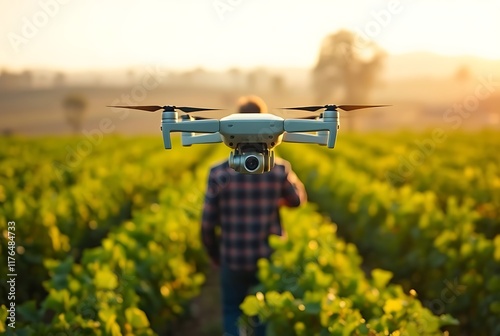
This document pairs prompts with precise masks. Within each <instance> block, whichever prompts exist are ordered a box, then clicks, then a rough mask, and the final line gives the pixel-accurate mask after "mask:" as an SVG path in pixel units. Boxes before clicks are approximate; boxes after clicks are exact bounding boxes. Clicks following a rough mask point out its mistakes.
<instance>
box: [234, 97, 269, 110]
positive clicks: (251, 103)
mask: <svg viewBox="0 0 500 336" xmlns="http://www.w3.org/2000/svg"><path fill="white" fill-rule="evenodd" d="M238 112H239V113H267V105H266V103H265V102H264V101H263V100H262V99H261V98H259V97H257V96H245V97H241V98H240V99H239V100H238Z"/></svg>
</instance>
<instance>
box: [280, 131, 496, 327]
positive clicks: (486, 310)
mask: <svg viewBox="0 0 500 336" xmlns="http://www.w3.org/2000/svg"><path fill="white" fill-rule="evenodd" d="M404 139H405V138H402V142H403V141H407V140H404ZM361 145H362V143H358V144H357V146H361ZM462 145H463V143H462V144H459V145H457V146H461V147H460V148H462V149H463V151H464V152H466V153H467V152H472V151H474V150H476V152H477V151H478V149H477V148H470V147H467V146H462ZM339 146H341V145H339ZM347 146H353V144H349V143H348V145H347ZM335 151H336V150H335ZM335 151H333V152H328V150H327V149H322V148H317V147H310V146H309V147H307V149H306V148H304V150H299V151H297V148H296V147H294V148H292V147H289V146H286V145H283V146H281V147H280V154H281V155H282V156H284V157H285V158H287V159H289V160H290V161H291V162H292V165H293V167H294V169H295V170H296V171H297V173H298V175H299V177H301V179H302V180H303V181H304V182H305V184H306V186H307V190H308V194H309V197H310V199H311V200H313V201H314V202H316V203H317V204H318V206H319V209H320V210H321V211H322V212H324V213H327V214H328V215H329V216H330V217H331V218H332V220H333V221H335V222H336V223H337V224H338V225H339V234H340V235H341V236H343V237H345V238H346V239H347V240H348V241H349V242H353V243H355V244H356V246H357V247H358V248H359V249H360V252H361V254H362V256H363V259H364V265H365V267H367V268H368V269H373V268H383V269H386V270H389V271H391V272H393V274H394V279H393V281H394V282H396V283H400V284H402V285H403V288H404V289H405V291H408V290H410V289H415V290H416V291H417V292H418V293H419V297H420V298H421V299H422V300H423V302H424V303H425V304H426V306H427V307H429V308H431V309H432V310H433V311H434V312H435V313H445V312H446V313H450V314H451V315H453V316H455V317H457V318H458V319H459V320H460V322H461V326H460V330H462V331H463V332H464V333H469V334H473V335H496V334H500V330H499V329H498V328H499V325H500V323H499V322H500V320H499V318H498V316H499V313H500V294H499V293H500V235H499V232H498V226H495V225H496V224H495V225H493V226H492V227H491V228H490V230H488V232H484V228H482V227H480V226H479V225H478V223H481V219H482V213H480V212H478V211H477V205H478V202H481V200H477V199H473V198H467V197H463V195H462V197H460V194H459V193H460V192H459V191H454V192H451V193H450V194H449V195H447V194H446V192H445V191H443V190H439V191H438V190H436V191H434V190H432V188H431V189H429V190H426V191H423V190H419V188H420V187H417V186H416V185H415V183H413V182H408V183H403V184H401V185H399V186H396V185H394V184H393V183H391V181H389V180H387V179H380V178H375V177H374V176H376V175H377V174H379V173H380V169H381V168H380V162H379V161H378V160H379V159H380V158H381V156H382V159H385V160H390V159H391V158H389V156H390V155H389V154H387V153H388V151H389V150H388V149H385V151H386V154H384V155H385V156H383V155H382V154H381V153H380V152H378V153H377V152H376V151H375V150H370V149H368V150H364V151H362V152H363V155H361V156H359V157H358V160H357V161H356V163H355V164H353V158H352V157H351V156H350V155H351V154H349V155H346V156H344V154H343V153H342V151H337V152H335ZM299 152H300V153H299ZM402 155H403V156H404V155H408V153H406V154H405V153H403V154H402ZM476 155H479V154H476ZM484 155H485V156H486V158H483V160H484V161H488V162H490V161H489V160H490V155H491V153H490V152H489V151H486V152H485V153H484ZM396 157H397V156H396ZM454 159H456V160H458V161H460V160H461V158H460V157H459V156H452V157H447V158H445V159H442V161H447V162H449V165H448V168H447V169H448V170H450V171H452V172H453V169H452V168H451V167H452V166H453V164H452V163H453V160H454ZM429 161H431V159H429ZM494 162H495V161H494V159H491V162H490V166H492V165H494ZM359 166H363V168H359ZM495 167H496V166H495ZM476 168H477V169H481V167H475V168H474V169H476ZM384 169H385V168H384ZM460 169H462V168H461V165H460V164H459V163H456V168H455V171H456V170H460ZM495 169H497V168H495ZM377 172H378V173H377ZM427 174H429V178H431V176H432V174H433V173H432V171H430V172H428V173H427ZM496 174H497V173H495V177H496V178H498V175H496ZM422 176H423V175H420V178H422ZM441 176H442V175H441V174H440V173H439V172H436V174H435V176H434V183H435V184H436V185H441V182H440V181H439V179H440V178H441ZM468 186H469V188H475V185H470V184H468ZM490 189H491V190H489V191H488V190H486V189H484V190H482V192H485V194H487V195H488V196H487V197H490V196H491V197H493V196H495V197H496V193H497V192H498V188H496V187H491V188H490ZM492 199H493V198H490V199H489V200H492ZM443 201H444V202H443ZM495 202H496V201H495ZM495 220H496V221H498V218H495Z"/></svg>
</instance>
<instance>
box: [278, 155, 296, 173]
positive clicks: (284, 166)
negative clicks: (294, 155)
mask: <svg viewBox="0 0 500 336" xmlns="http://www.w3.org/2000/svg"><path fill="white" fill-rule="evenodd" d="M274 167H275V169H276V170H277V171H279V172H280V173H282V174H285V175H286V174H288V173H289V172H290V171H291V170H292V165H291V164H290V162H288V161H287V160H285V159H282V158H280V157H275V158H274Z"/></svg>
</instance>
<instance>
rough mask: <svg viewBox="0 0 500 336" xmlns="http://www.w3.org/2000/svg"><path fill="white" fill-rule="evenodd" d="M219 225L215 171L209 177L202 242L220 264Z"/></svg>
mask: <svg viewBox="0 0 500 336" xmlns="http://www.w3.org/2000/svg"><path fill="white" fill-rule="evenodd" d="M218 224H219V190H218V186H217V184H216V182H215V179H214V176H213V171H210V175H209V177H208V183H207V190H206V193H205V201H204V204H203V213H202V217H201V240H202V242H203V246H204V247H205V249H206V251H207V253H208V255H209V256H210V258H211V259H212V260H213V261H214V262H216V263H219V259H220V250H219V244H218V239H217V236H216V234H215V227H216V226H217V225H218Z"/></svg>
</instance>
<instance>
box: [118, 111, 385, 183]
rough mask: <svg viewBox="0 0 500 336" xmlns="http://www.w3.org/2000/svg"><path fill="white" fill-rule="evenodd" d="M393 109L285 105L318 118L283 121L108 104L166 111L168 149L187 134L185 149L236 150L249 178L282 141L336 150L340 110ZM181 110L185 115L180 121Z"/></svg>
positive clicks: (234, 162)
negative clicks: (175, 136) (175, 137)
mask: <svg viewBox="0 0 500 336" xmlns="http://www.w3.org/2000/svg"><path fill="white" fill-rule="evenodd" d="M383 106H388V105H333V104H328V105H315V106H301V107H284V108H282V109H285V110H300V111H307V112H313V113H317V111H319V110H321V109H325V110H324V111H323V112H321V113H320V114H319V115H315V116H310V117H304V118H294V119H284V118H281V117H279V116H277V115H274V114H269V113H234V114H231V115H229V116H226V117H223V118H221V119H211V118H205V117H198V116H191V115H190V114H191V113H197V112H202V111H213V110H220V109H214V108H203V107H201V108H200V107H189V106H172V105H167V106H159V105H148V106H123V105H120V106H109V107H117V108H129V109H135V110H142V111H147V112H157V111H160V110H162V111H163V112H162V121H161V128H160V129H161V131H162V134H163V143H164V145H165V149H171V148H172V141H171V138H170V133H171V132H182V136H181V143H182V145H183V146H191V145H193V144H208V143H220V142H223V143H224V144H225V145H226V146H228V147H229V148H231V149H232V151H231V153H230V156H229V166H230V167H231V168H233V169H234V170H235V171H237V172H239V173H244V174H262V173H265V172H268V171H270V170H271V169H272V168H273V167H274V161H275V160H274V158H275V156H274V150H273V149H274V148H275V147H276V146H278V145H279V144H281V143H282V142H294V143H314V144H319V145H322V146H325V145H326V146H327V147H328V148H334V147H335V142H336V141H337V130H338V129H339V111H338V110H339V109H341V110H344V111H352V110H358V109H364V108H372V107H383ZM177 111H181V112H183V113H184V114H183V115H181V116H180V117H179V113H178V112H177Z"/></svg>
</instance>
